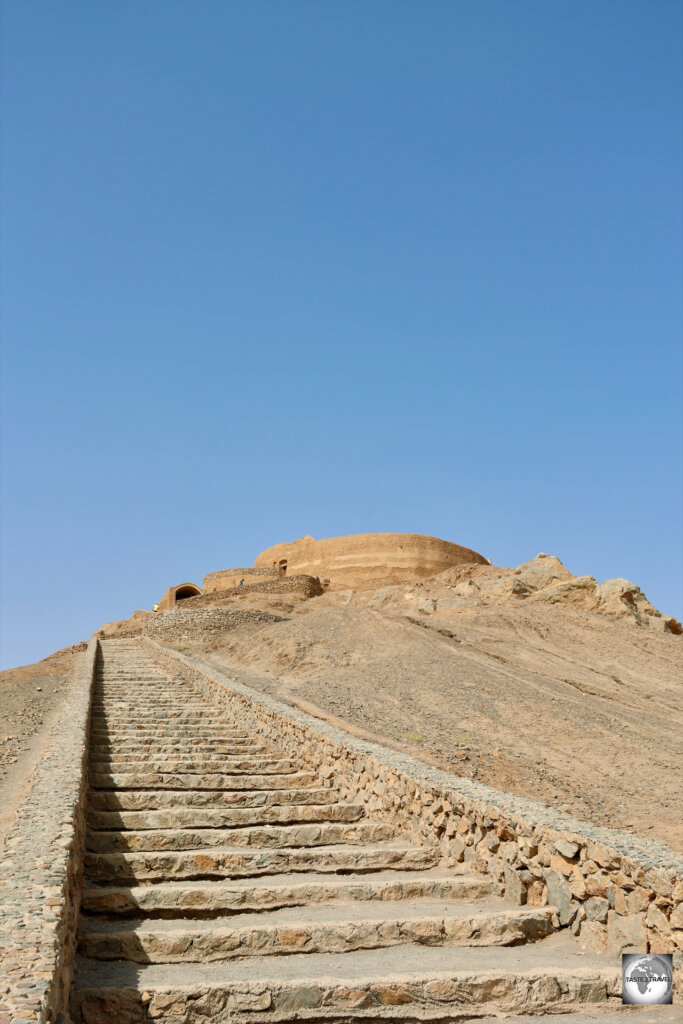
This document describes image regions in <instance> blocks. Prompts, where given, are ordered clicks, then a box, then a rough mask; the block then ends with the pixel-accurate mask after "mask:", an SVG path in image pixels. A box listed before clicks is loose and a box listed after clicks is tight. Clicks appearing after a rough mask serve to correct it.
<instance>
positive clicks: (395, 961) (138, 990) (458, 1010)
mask: <svg viewBox="0 0 683 1024" xmlns="http://www.w3.org/2000/svg"><path fill="white" fill-rule="evenodd" d="M555 939H556V936H551V937H549V938H548V939H542V940H540V941H539V942H536V943H533V944H530V945H521V946H508V947H491V948H487V947H481V946H479V947H467V946H464V947H457V946H443V947H442V946H435V947H425V946H420V945H417V944H409V945H402V946H394V947H392V948H389V949H370V950H363V951H359V952H351V953H345V954H343V955H339V954H335V953H309V954H295V955H292V954H290V955H284V956H279V957H269V958H268V959H267V960H264V959H261V958H259V957H246V958H244V959H242V960H236V961H228V962H227V963H219V964H217V963H212V964H190V965H181V964H146V965H140V964H130V963H126V962H125V961H124V962H119V963H103V962H99V961H92V960H85V961H79V963H78V965H77V982H76V992H75V999H74V1016H75V1022H76V1024H79V1022H87V1024H111V1022H112V1021H116V1020H121V1021H125V1022H126V1024H139V1022H140V1024H141V1022H142V1021H148V1020H161V1021H164V1020H167V1021H171V1020H174V1021H183V1024H195V1022H196V1024H199V1022H201V1024H205V1022H206V1021H207V1020H211V1021H213V1022H215V1024H222V1022H227V1021H230V1022H231V1024H240V1022H242V1021H246V1020H248V1021H250V1022H251V1024H261V1022H266V1021H269V1020H273V1021H275V1020H277V1021H293V1020H309V1021H316V1022H321V1021H325V1020H335V1021H350V1020H352V1019H359V1020H364V1021H370V1020H373V1019H377V1020H386V1021H390V1020H392V1019H393V1020H395V1019H396V1011H397V1008H401V1009H402V1010H403V1011H407V1010H408V1008H410V1010H411V1011H412V1019H413V1020H419V1019H421V1017H422V1015H423V1013H426V1014H430V1015H431V1017H432V1019H434V1010H435V1009H436V1008H438V1009H439V1011H440V1013H441V1015H442V1016H441V1020H442V1021H443V1020H446V1019H448V1018H450V1019H454V1018H455V1019H457V1020H459V1021H460V1020H465V1019H474V1018H476V1017H480V1016H482V1015H484V1014H489V1015H496V1016H503V1015H506V1014H514V1013H521V1012H523V1013H526V1014H529V1013H533V1014H540V1013H544V1012H548V1011H552V1010H555V1011H558V1010H559V1011H563V1012H568V1011H570V1010H572V1009H580V1008H588V1007H590V1008H591V1009H594V1008H595V1007H596V1005H601V1006H603V1007H604V1008H605V1009H613V1008H616V1006H617V1005H618V1002H617V1000H618V999H619V997H620V991H621V965H617V964H614V963H612V962H610V961H608V960H606V959H605V958H602V957H600V956H599V955H598V954H593V955H591V954H587V955H584V956H577V954H576V952H575V951H574V949H571V948H567V946H566V945H562V944H558V943H557V942H556V941H555ZM423 1019H429V1017H426V1018H423ZM437 1019H438V1018H437Z"/></svg>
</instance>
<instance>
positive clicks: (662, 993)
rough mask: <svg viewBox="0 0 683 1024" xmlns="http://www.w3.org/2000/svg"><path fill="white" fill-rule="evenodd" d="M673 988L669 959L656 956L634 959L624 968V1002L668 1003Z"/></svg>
mask: <svg viewBox="0 0 683 1024" xmlns="http://www.w3.org/2000/svg"><path fill="white" fill-rule="evenodd" d="M672 988H673V971H672V969H671V964H670V961H669V957H663V956H655V955H654V954H650V955H648V956H638V957H633V958H632V959H631V960H630V961H629V963H628V966H625V968H624V979H623V997H624V1002H628V1003H644V1004H649V1005H653V1004H656V1003H668V1002H670V1001H671V992H672Z"/></svg>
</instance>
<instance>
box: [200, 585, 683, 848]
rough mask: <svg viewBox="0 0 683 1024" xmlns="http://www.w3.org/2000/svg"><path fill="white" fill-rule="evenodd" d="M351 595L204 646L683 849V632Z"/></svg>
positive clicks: (601, 820) (434, 757)
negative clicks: (388, 603) (364, 602)
mask: <svg viewBox="0 0 683 1024" xmlns="http://www.w3.org/2000/svg"><path fill="white" fill-rule="evenodd" d="M338 601H339V598H338V596H336V595H334V594H327V595H325V596H324V597H322V598H317V599H314V600H312V601H310V602H307V603H306V604H305V605H303V606H302V607H300V608H299V609H296V610H294V611H293V612H292V614H291V615H290V616H289V618H288V619H287V620H286V621H284V622H280V623H275V624H273V625H269V626H266V627H263V628H259V629H257V630H254V629H248V630H245V631H242V632H240V631H239V630H237V631H235V632H233V633H231V634H230V635H229V636H226V639H225V641H224V642H223V643H222V644H220V645H215V644H214V645H213V649H212V650H208V651H202V652H201V653H202V656H203V657H205V658H206V659H207V660H209V661H211V662H213V663H214V664H216V665H219V666H220V667H221V668H223V669H224V670H225V669H227V670H228V671H229V673H231V674H232V675H234V676H235V677H236V678H239V679H240V680H241V681H242V682H244V683H247V684H248V685H250V686H252V687H254V688H255V689H257V690H262V691H264V692H268V693H272V694H274V695H276V696H278V697H280V698H284V699H287V700H291V701H293V702H294V703H296V704H299V705H300V706H301V707H302V708H304V709H305V710H308V711H313V712H314V713H318V714H321V715H323V716H324V717H327V718H330V719H332V720H334V719H339V720H340V721H341V722H342V723H343V724H345V725H347V726H350V727H351V728H352V729H353V730H354V731H356V732H359V733H360V734H362V735H366V736H368V737H369V738H377V739H380V740H381V741H383V742H385V743H389V744H390V745H392V746H395V747H398V748H400V749H402V750H406V751H409V752H411V753H414V754H416V755H417V756H419V757H422V758H423V759H425V760H428V761H430V762H432V763H434V764H437V765H439V766H441V767H444V768H447V769H449V770H451V771H454V772H456V773H458V774H462V775H466V776H469V777H471V778H477V779H479V780H480V781H482V782H486V783H488V784H490V785H493V786H496V787H499V788H501V789H506V790H508V791H510V792H513V793H517V794H520V795H523V796H527V797H531V798H534V799H539V800H542V801H544V802H546V803H549V804H551V805H554V806H557V807H561V808H563V809H566V810H568V811H571V812H572V813H575V814H577V815H578V816H579V817H582V818H585V819H588V820H590V821H593V822H595V823H597V824H601V825H606V826H609V827H614V828H621V829H624V830H626V831H631V832H634V833H637V834H640V835H645V836H648V837H650V838H654V839H658V840H659V841H662V842H665V843H667V844H669V845H670V846H672V847H674V848H675V849H677V850H683V826H682V824H681V818H680V807H681V805H682V803H683V780H682V778H681V773H680V765H681V762H682V758H681V754H682V748H681V736H683V729H682V728H681V725H682V719H683V715H682V700H681V695H682V690H683V686H682V680H683V643H682V642H681V639H680V637H678V636H674V635H671V634H662V633H655V632H654V631H652V630H646V629H641V628H639V627H637V626H633V625H631V624H630V623H626V622H620V621H611V620H609V619H606V618H604V617H601V616H600V617H599V616H597V615H593V614H589V613H585V612H582V611H576V610H573V609H570V608H566V607H562V608H555V607H545V606H544V607H535V606H532V605H525V606H523V607H519V606H518V605H517V604H515V603H510V602H498V603H497V604H496V605H495V606H492V607H485V608H480V609H477V610H469V611H467V610H465V611H459V612H458V613H452V614H448V615H447V614H443V615H439V614H432V615H429V616H420V615H412V614H411V615H410V616H406V615H405V614H400V613H398V612H397V611H396V610H392V609H388V610H381V611H377V610H374V609H371V608H368V607H362V606H358V607H354V606H346V607H340V606H339V604H338ZM197 653H200V651H199V649H197Z"/></svg>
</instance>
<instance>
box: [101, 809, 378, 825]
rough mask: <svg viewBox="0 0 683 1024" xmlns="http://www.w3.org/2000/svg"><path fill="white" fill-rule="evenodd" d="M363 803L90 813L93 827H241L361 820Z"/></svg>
mask: <svg viewBox="0 0 683 1024" xmlns="http://www.w3.org/2000/svg"><path fill="white" fill-rule="evenodd" d="M364 814H365V808H364V807H363V805H362V804H339V803H335V804H330V803H326V804H280V805H275V806H270V807H263V806H258V807H250V808H249V807H247V808H243V807H238V808H234V807H233V808H229V807H226V808H216V807H212V808H201V807H188V806H187V805H184V806H180V807H178V806H176V807H168V808H165V809H164V810H163V811H94V810H91V811H89V812H88V826H89V827H90V828H91V829H108V830H111V829H117V828H118V829H146V828H149V829H159V828H227V827H230V828H241V827H244V826H246V825H291V824H295V823H302V822H320V821H327V822H330V821H344V822H353V821H358V820H359V819H360V818H362V817H363V816H364Z"/></svg>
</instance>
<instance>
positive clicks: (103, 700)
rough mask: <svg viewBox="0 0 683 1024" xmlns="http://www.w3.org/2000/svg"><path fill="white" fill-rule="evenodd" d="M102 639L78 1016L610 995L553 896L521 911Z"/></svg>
mask: <svg viewBox="0 0 683 1024" xmlns="http://www.w3.org/2000/svg"><path fill="white" fill-rule="evenodd" d="M102 650H103V658H102V662H101V664H100V666H99V669H98V676H97V680H96V688H95V695H94V701H93V710H92V722H91V740H90V743H91V746H90V757H89V772H90V776H89V782H90V791H89V801H88V833H87V838H86V850H87V852H86V858H85V871H86V879H85V882H84V888H83V899H82V913H81V921H80V928H79V950H80V956H79V962H78V965H77V974H76V981H75V983H74V990H73V993H72V1005H73V1019H74V1021H83V1022H85V1024H113V1022H121V1024H137V1022H139V1021H147V1020H162V1021H176V1022H185V1024H193V1022H195V1021H197V1022H199V1021H202V1022H206V1021H217V1022H223V1021H233V1022H234V1021H243V1020H244V1021H246V1020H248V1021H253V1022H255V1024H256V1022H260V1021H271V1020H272V1021H293V1020H309V1021H323V1020H334V1021H338V1022H339V1021H343V1020H371V1019H373V1020H374V1019H377V1020H385V1021H392V1020H393V1021H398V1020H401V1021H406V1020H413V1021H417V1020H433V1021H437V1020H439V1021H446V1020H455V1019H462V1018H463V1017H466V1016H471V1017H475V1016H482V1015H486V1014H490V1013H500V1012H507V1013H537V1012H544V1011H553V1010H554V1011H557V1010H562V1011H566V1010H569V1009H575V1008H578V1007H580V1006H581V1005H583V1004H585V1003H593V1004H595V1003H602V1004H603V1005H604V1007H605V1008H607V1006H608V1005H613V1004H612V1003H608V1002H607V996H608V994H609V993H615V992H616V991H617V989H616V986H617V981H618V979H617V971H616V966H614V965H611V964H605V962H603V961H602V960H601V959H600V958H598V957H591V956H585V955H581V954H580V953H578V952H577V949H576V945H575V941H574V940H573V939H572V938H571V937H567V936H565V935H564V934H562V935H550V933H551V932H552V931H553V918H554V911H553V908H552V907H512V906H510V905H509V904H506V903H504V902H503V901H502V900H500V899H499V898H496V897H495V896H494V895H493V891H492V885H491V882H490V880H488V879H486V878H484V877H483V876H479V875H476V874H472V873H470V874H466V873H460V874H458V873H454V872H453V871H452V870H448V869H445V868H443V867H441V866H440V865H439V856H438V853H437V852H436V851H435V850H433V849H431V848H428V847H424V846H418V845H416V844H415V843H414V842H411V841H409V840H407V839H404V838H402V837H401V836H397V835H395V832H394V828H393V826H392V823H391V822H390V821H374V820H369V819H368V818H367V817H366V816H365V812H364V808H363V807H362V806H358V805H353V804H343V803H340V802H339V798H338V794H337V793H336V792H335V790H334V789H333V788H329V787H326V786H324V785H323V784H322V781H321V780H320V779H319V778H317V776H316V775H315V774H314V773H313V772H311V771H310V770H308V769H305V768H302V767H301V766H300V765H298V764H297V763H296V762H295V761H293V760H292V759H291V758H289V757H288V756H286V755H284V754H283V753H282V752H280V751H277V750H275V749H272V748H270V747H268V746H266V745H265V744H264V743H263V742H261V741H260V740H259V739H258V738H254V737H252V736H249V735H248V734H247V732H246V731H245V730H244V729H241V728H240V726H239V723H238V722H235V721H232V720H231V719H230V718H229V717H228V715H227V714H226V713H225V711H223V710H222V709H218V708H214V707H213V706H212V705H211V704H210V703H208V702H207V701H206V699H205V698H204V697H203V696H201V695H200V694H198V693H196V692H195V691H194V690H193V689H192V688H191V687H189V686H188V685H187V684H184V683H182V682H180V681H176V680H173V679H171V678H169V677H168V675H167V674H166V673H165V672H164V670H162V669H161V668H160V667H159V666H158V665H157V664H156V663H155V662H154V661H153V660H151V658H149V657H148V656H147V655H145V654H144V653H143V651H142V649H141V648H140V647H139V646H138V644H137V643H136V642H135V641H132V642H131V641H110V642H104V643H103V644H102ZM546 936H547V938H546ZM535 940H538V941H535ZM503 947H505V948H503Z"/></svg>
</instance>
